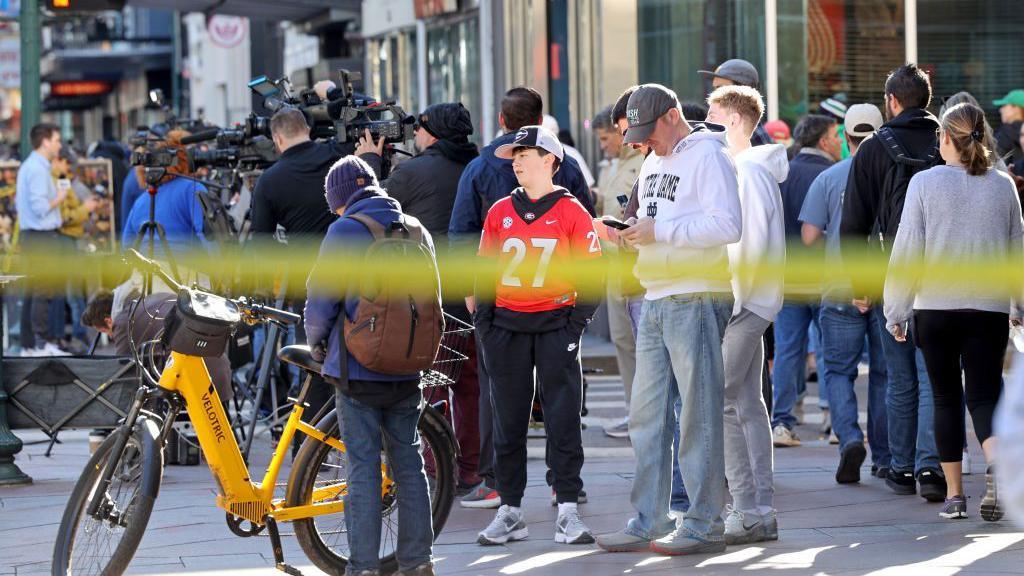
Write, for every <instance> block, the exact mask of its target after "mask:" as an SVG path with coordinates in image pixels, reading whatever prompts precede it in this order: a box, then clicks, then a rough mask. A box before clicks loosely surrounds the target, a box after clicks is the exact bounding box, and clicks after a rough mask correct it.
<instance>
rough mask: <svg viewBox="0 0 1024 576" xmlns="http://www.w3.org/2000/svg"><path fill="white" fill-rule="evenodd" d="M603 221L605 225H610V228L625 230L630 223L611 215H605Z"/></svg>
mask: <svg viewBox="0 0 1024 576" xmlns="http://www.w3.org/2000/svg"><path fill="white" fill-rule="evenodd" d="M601 223H602V224H604V225H605V226H608V227H609V228H615V229H616V230H625V229H627V228H629V224H626V223H625V222H623V221H621V220H618V219H616V218H612V217H611V216H605V217H604V218H602V219H601Z"/></svg>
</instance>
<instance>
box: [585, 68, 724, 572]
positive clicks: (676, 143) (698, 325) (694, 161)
mask: <svg viewBox="0 0 1024 576" xmlns="http://www.w3.org/2000/svg"><path fill="white" fill-rule="evenodd" d="M626 119H627V121H628V123H629V128H628V130H627V131H626V137H625V139H624V141H625V142H626V143H638V144H645V145H647V146H650V148H651V149H652V151H653V154H651V155H650V156H648V157H647V159H646V160H645V161H644V165H643V168H642V169H641V170H640V179H639V211H638V212H639V215H641V216H643V217H642V218H641V219H640V220H638V221H637V222H636V224H634V225H633V226H631V227H630V228H628V229H626V230H624V231H623V232H622V233H621V236H622V238H623V239H624V240H625V241H626V242H628V243H629V244H631V245H632V246H635V247H638V250H639V253H638V259H637V265H636V274H637V278H638V279H639V280H640V282H641V284H642V285H643V287H644V289H645V291H646V294H645V297H644V303H643V312H642V315H641V318H640V325H639V327H638V331H637V346H636V360H637V362H636V364H637V369H636V379H635V380H634V383H633V386H634V387H633V396H632V398H631V400H630V407H629V438H630V440H631V441H632V443H633V448H634V450H635V451H636V455H637V462H636V475H635V478H634V479H633V490H632V494H631V496H630V499H631V502H632V504H633V507H634V508H635V509H636V511H637V515H636V516H635V517H634V518H632V519H631V520H630V521H629V522H628V524H627V525H626V527H625V529H623V530H622V531H620V532H616V533H613V534H607V535H604V536H602V537H599V538H598V545H599V546H600V547H601V548H603V549H605V550H608V551H612V552H630V551H646V550H648V549H650V550H653V551H655V552H659V553H663V554H671V555H677V554H697V553H709V552H721V551H723V550H725V537H724V532H725V526H724V523H723V521H722V509H723V508H724V507H725V449H724V446H723V432H722V426H723V425H722V420H723V413H724V409H725V400H724V395H725V376H724V368H723V362H722V337H723V335H724V333H725V326H726V324H727V323H728V321H729V318H730V316H731V315H732V306H733V297H732V286H731V284H730V280H731V276H730V273H729V257H728V254H727V252H726V246H727V245H729V244H732V243H733V242H736V241H738V240H739V239H740V234H741V231H742V215H741V211H740V200H739V193H738V190H737V182H736V169H735V167H734V166H733V162H732V159H731V158H730V156H729V150H728V145H727V142H726V138H725V130H724V129H723V128H722V127H721V126H716V125H704V124H695V125H694V126H693V127H691V126H690V124H689V123H688V122H687V121H686V119H684V118H683V115H682V110H681V108H680V105H679V100H678V98H677V97H676V95H675V93H674V92H673V91H672V90H669V89H668V88H666V87H664V86H661V85H660V84H644V85H642V86H640V87H639V88H637V89H636V91H634V92H633V94H632V95H631V96H630V97H629V103H628V104H627V108H626ZM677 397H681V398H682V411H681V413H680V415H679V430H680V450H679V465H680V469H681V471H682V476H683V483H684V484H685V485H686V491H687V493H688V494H689V497H690V503H691V504H690V508H689V510H687V512H686V514H685V516H684V517H683V519H682V521H681V522H679V524H678V525H677V524H676V522H675V520H673V518H672V517H671V516H670V515H669V494H670V491H671V484H672V457H673V454H672V444H673V442H672V435H673V430H672V426H673V418H672V412H673V407H674V404H675V399H676V398H677Z"/></svg>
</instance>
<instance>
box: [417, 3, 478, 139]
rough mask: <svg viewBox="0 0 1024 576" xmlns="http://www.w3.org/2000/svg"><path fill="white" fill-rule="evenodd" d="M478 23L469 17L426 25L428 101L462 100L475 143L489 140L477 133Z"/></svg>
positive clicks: (475, 19) (474, 18)
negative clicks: (472, 129) (473, 127)
mask: <svg viewBox="0 0 1024 576" xmlns="http://www.w3.org/2000/svg"><path fill="white" fill-rule="evenodd" d="M478 26H479V24H478V20H477V18H476V15H475V14H474V15H473V16H472V17H470V18H466V19H463V20H460V21H458V22H453V23H448V24H446V25H443V26H436V27H432V28H428V29H427V70H428V73H427V81H428V85H429V96H430V98H429V103H431V104H434V103H438V102H462V104H463V106H465V107H466V109H468V110H469V113H470V115H471V116H472V118H473V124H474V125H475V130H474V132H473V135H472V136H471V137H470V139H471V140H473V141H474V142H476V143H478V144H479V143H484V142H487V141H489V140H490V136H491V135H486V136H485V135H483V134H481V133H480V132H481V128H480V127H481V126H482V125H483V118H481V114H482V108H481V103H480V94H481V92H480V39H479V27H478Z"/></svg>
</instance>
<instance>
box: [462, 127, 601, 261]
mask: <svg viewBox="0 0 1024 576" xmlns="http://www.w3.org/2000/svg"><path fill="white" fill-rule="evenodd" d="M515 137H516V134H515V132H509V133H507V134H502V135H501V136H498V137H497V138H495V139H494V141H493V142H491V143H490V144H488V145H487V146H485V147H484V149H483V150H481V151H480V156H479V157H477V158H476V159H474V160H473V161H472V162H470V163H469V165H468V166H466V170H465V171H464V172H463V173H462V177H461V178H460V179H459V189H458V192H456V194H455V206H454V208H453V209H452V219H451V222H450V223H449V224H448V237H449V239H450V241H451V242H452V243H453V244H456V243H459V242H463V243H467V244H471V245H473V246H475V245H476V244H477V243H478V242H479V241H480V232H481V231H482V230H483V227H484V218H486V217H487V211H488V210H490V209H491V205H492V204H494V203H495V202H497V201H498V200H501V199H502V198H504V197H506V196H508V195H510V194H512V191H513V190H515V189H516V188H518V187H519V180H517V179H516V175H515V172H513V171H512V161H511V160H504V159H502V158H497V157H496V156H495V155H494V151H495V149H497V148H498V146H501V145H502V144H508V143H509V142H512V141H513V140H515ZM555 185H556V186H561V187H563V188H565V189H566V190H568V191H569V192H570V193H571V194H572V195H573V196H575V197H576V199H577V200H579V201H580V203H581V204H583V207H584V208H586V209H587V212H590V215H591V216H593V215H594V202H593V200H592V199H591V197H590V187H589V186H587V182H586V180H584V179H583V173H582V172H580V167H579V165H577V164H576V161H575V160H573V159H572V158H571V157H569V156H568V155H567V156H566V157H565V159H564V160H563V161H562V167H561V168H559V170H558V172H556V173H555Z"/></svg>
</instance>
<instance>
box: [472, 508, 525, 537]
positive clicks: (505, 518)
mask: <svg viewBox="0 0 1024 576" xmlns="http://www.w3.org/2000/svg"><path fill="white" fill-rule="evenodd" d="M529 535H530V531H529V530H527V528H526V521H525V520H524V519H523V513H522V512H515V511H513V510H512V508H511V507H510V506H509V505H507V504H502V505H501V507H500V508H498V513H497V514H496V515H495V516H494V520H491V523H490V524H489V525H488V526H487V528H484V530H483V532H480V534H479V535H478V536H477V539H476V541H477V543H478V544H480V545H482V546H493V545H496V544H504V543H506V542H512V541H514V540H525V539H526V538H527V537H528V536H529Z"/></svg>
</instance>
